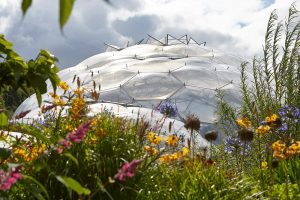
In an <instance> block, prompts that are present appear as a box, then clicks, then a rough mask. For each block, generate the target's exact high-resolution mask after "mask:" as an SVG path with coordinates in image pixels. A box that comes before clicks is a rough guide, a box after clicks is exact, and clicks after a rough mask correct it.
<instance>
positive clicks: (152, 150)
mask: <svg viewBox="0 0 300 200" xmlns="http://www.w3.org/2000/svg"><path fill="white" fill-rule="evenodd" d="M144 150H145V151H146V152H147V153H148V154H150V155H157V154H158V150H157V149H155V148H153V147H151V146H144Z"/></svg>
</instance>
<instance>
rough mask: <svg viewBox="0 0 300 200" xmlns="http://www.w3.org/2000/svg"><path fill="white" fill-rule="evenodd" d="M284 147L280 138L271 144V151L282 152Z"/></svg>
mask: <svg viewBox="0 0 300 200" xmlns="http://www.w3.org/2000/svg"><path fill="white" fill-rule="evenodd" d="M285 147H286V146H285V144H284V143H283V142H282V141H281V140H277V141H276V142H273V144H272V149H273V151H279V152H282V151H283V150H284V149H285Z"/></svg>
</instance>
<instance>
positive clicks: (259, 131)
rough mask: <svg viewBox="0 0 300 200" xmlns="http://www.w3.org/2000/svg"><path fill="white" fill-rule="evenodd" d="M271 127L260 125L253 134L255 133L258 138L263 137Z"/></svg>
mask: <svg viewBox="0 0 300 200" xmlns="http://www.w3.org/2000/svg"><path fill="white" fill-rule="evenodd" d="M270 129H271V127H270V126H268V125H260V126H259V127H257V128H256V130H255V133H257V134H258V135H260V136H265V135H266V134H267V133H268V132H269V131H270Z"/></svg>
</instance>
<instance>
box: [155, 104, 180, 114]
mask: <svg viewBox="0 0 300 200" xmlns="http://www.w3.org/2000/svg"><path fill="white" fill-rule="evenodd" d="M158 110H159V112H160V113H161V114H164V115H165V116H167V117H177V115H178V109H177V106H176V105H175V104H174V103H171V102H169V101H166V102H163V103H161V104H160V105H159V107H158Z"/></svg>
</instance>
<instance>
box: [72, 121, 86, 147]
mask: <svg viewBox="0 0 300 200" xmlns="http://www.w3.org/2000/svg"><path fill="white" fill-rule="evenodd" d="M90 124H91V122H86V123H84V124H82V125H80V126H79V127H78V128H77V129H76V130H75V131H73V132H71V133H69V134H68V136H67V137H68V139H69V140H70V141H71V142H74V143H79V142H81V141H82V140H83V139H84V137H85V136H86V134H87V132H88V131H89V126H90Z"/></svg>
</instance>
